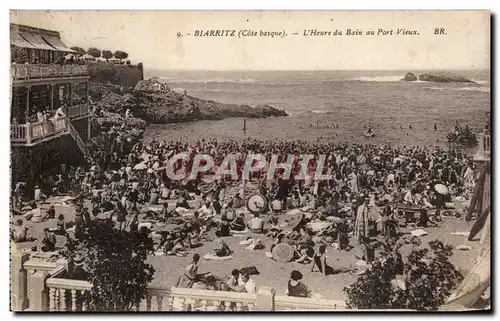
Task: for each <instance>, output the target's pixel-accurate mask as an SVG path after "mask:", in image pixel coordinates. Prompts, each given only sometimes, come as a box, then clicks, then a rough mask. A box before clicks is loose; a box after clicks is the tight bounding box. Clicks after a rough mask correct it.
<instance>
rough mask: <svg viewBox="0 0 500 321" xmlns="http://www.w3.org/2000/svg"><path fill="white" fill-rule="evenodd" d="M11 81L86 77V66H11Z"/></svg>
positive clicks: (87, 72)
mask: <svg viewBox="0 0 500 321" xmlns="http://www.w3.org/2000/svg"><path fill="white" fill-rule="evenodd" d="M11 75H12V79H13V81H25V80H38V79H47V78H48V79H50V78H73V77H88V75H89V71H88V67H87V65H70V64H68V65H59V64H20V65H17V64H13V65H11Z"/></svg>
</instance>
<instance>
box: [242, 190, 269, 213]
mask: <svg viewBox="0 0 500 321" xmlns="http://www.w3.org/2000/svg"><path fill="white" fill-rule="evenodd" d="M246 206H247V209H248V210H249V211H250V212H252V213H261V212H263V211H264V210H265V209H267V208H268V206H269V205H268V201H267V199H266V198H265V197H264V196H262V195H261V194H258V193H257V194H253V195H251V196H250V197H249V198H248V200H247V204H246Z"/></svg>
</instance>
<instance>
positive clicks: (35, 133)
mask: <svg viewBox="0 0 500 321" xmlns="http://www.w3.org/2000/svg"><path fill="white" fill-rule="evenodd" d="M67 121H68V120H67V117H60V118H56V119H52V120H48V121H46V122H36V123H28V124H22V125H20V124H15V125H10V141H11V142H13V143H25V144H33V143H36V142H37V141H40V140H42V139H45V138H48V137H51V136H56V135H57V134H60V133H64V132H68V124H67Z"/></svg>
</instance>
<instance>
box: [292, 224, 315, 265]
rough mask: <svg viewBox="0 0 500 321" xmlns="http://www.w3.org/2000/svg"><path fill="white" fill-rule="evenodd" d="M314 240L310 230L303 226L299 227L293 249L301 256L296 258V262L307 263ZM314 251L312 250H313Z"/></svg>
mask: <svg viewBox="0 0 500 321" xmlns="http://www.w3.org/2000/svg"><path fill="white" fill-rule="evenodd" d="M313 246H314V242H313V240H312V238H311V232H310V231H306V230H304V229H303V228H301V229H300V238H299V239H298V240H297V241H296V242H295V249H296V251H297V252H298V253H300V255H301V257H300V258H299V259H298V260H297V263H309V262H310V261H309V258H310V256H312V255H308V254H310V252H311V251H313V250H312V247H313ZM313 253H314V251H313Z"/></svg>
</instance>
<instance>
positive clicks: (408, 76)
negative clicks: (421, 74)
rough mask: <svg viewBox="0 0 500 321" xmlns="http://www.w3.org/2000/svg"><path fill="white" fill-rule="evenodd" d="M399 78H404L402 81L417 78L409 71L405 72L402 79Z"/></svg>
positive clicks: (415, 79)
mask: <svg viewBox="0 0 500 321" xmlns="http://www.w3.org/2000/svg"><path fill="white" fill-rule="evenodd" d="M401 80H404V81H417V80H418V78H417V76H415V74H413V73H411V72H409V73H407V74H406V75H405V77H404V78H403V79H401Z"/></svg>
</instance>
